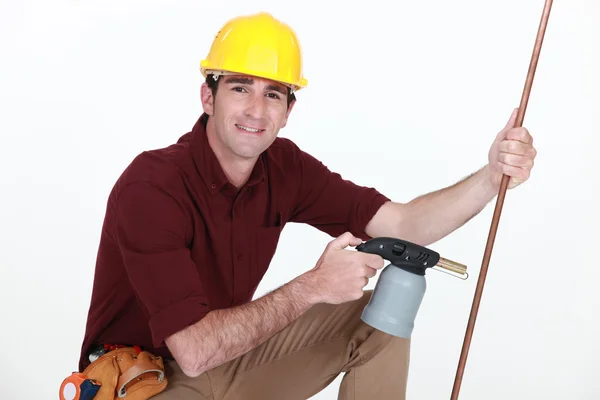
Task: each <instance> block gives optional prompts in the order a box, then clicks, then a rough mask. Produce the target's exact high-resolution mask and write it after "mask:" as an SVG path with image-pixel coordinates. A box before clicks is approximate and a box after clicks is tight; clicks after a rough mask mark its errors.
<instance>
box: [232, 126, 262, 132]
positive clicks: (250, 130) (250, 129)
mask: <svg viewBox="0 0 600 400" xmlns="http://www.w3.org/2000/svg"><path fill="white" fill-rule="evenodd" d="M236 126H237V127H238V128H240V129H243V130H245V131H248V132H254V133H256V132H258V131H259V129H252V128H248V127H247V126H243V125H236Z"/></svg>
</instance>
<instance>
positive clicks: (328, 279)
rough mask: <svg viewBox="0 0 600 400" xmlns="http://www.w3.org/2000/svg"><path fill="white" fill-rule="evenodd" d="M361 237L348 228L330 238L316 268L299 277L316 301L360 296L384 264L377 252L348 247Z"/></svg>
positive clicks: (356, 243)
mask: <svg viewBox="0 0 600 400" xmlns="http://www.w3.org/2000/svg"><path fill="white" fill-rule="evenodd" d="M361 243H362V240H361V239H359V238H357V237H355V236H353V235H352V234H351V233H349V232H346V233H344V234H343V235H341V236H339V237H337V238H336V239H334V240H332V241H331V242H329V244H328V245H327V247H326V248H325V251H324V252H323V254H322V255H321V257H320V258H319V260H318V261H317V264H316V265H315V267H314V268H313V269H311V270H310V271H308V272H306V273H305V274H303V275H301V276H300V277H299V280H300V281H301V282H303V283H304V284H305V286H306V290H307V291H308V292H309V295H310V297H311V298H312V299H313V302H315V303H329V304H340V303H345V302H347V301H352V300H357V299H360V298H361V297H362V296H363V294H364V292H363V288H364V287H365V286H367V284H368V283H369V279H370V278H372V277H374V276H375V275H376V274H377V270H378V269H381V268H383V266H384V260H383V258H382V257H381V256H379V255H377V254H370V253H362V252H359V251H350V250H346V248H347V247H348V246H358V245H359V244H361Z"/></svg>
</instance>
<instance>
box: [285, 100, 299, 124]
mask: <svg viewBox="0 0 600 400" xmlns="http://www.w3.org/2000/svg"><path fill="white" fill-rule="evenodd" d="M294 104H296V100H292V102H291V103H290V106H289V107H288V110H287V113H286V114H285V119H284V120H283V124H282V125H281V127H282V128H285V126H286V125H287V122H288V118H289V117H290V114H291V112H292V109H293V108H294Z"/></svg>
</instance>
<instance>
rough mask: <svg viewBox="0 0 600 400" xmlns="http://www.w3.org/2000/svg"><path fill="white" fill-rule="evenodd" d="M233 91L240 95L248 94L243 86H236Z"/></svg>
mask: <svg viewBox="0 0 600 400" xmlns="http://www.w3.org/2000/svg"><path fill="white" fill-rule="evenodd" d="M231 90H233V91H234V92H238V93H244V92H246V89H244V88H243V87H241V86H236V87H234V88H232V89H231Z"/></svg>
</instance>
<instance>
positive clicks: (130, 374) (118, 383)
mask: <svg viewBox="0 0 600 400" xmlns="http://www.w3.org/2000/svg"><path fill="white" fill-rule="evenodd" d="M83 374H84V375H85V376H86V377H87V378H90V379H96V380H98V381H99V382H100V383H101V385H102V386H101V387H100V390H99V391H98V393H97V394H96V396H95V397H94V400H117V399H125V400H147V399H150V398H152V396H155V395H157V394H158V393H160V392H162V391H163V390H164V389H165V388H166V387H167V377H166V376H165V368H164V364H163V359H162V358H161V357H157V356H154V355H153V354H151V353H149V352H147V351H141V352H140V353H139V354H138V352H137V351H136V349H135V348H133V347H123V348H120V349H116V350H112V351H110V352H108V353H106V354H104V355H102V356H101V357H99V358H98V359H97V360H95V361H94V362H93V363H91V364H90V365H89V366H88V367H87V368H86V369H85V370H84V371H83Z"/></svg>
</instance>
